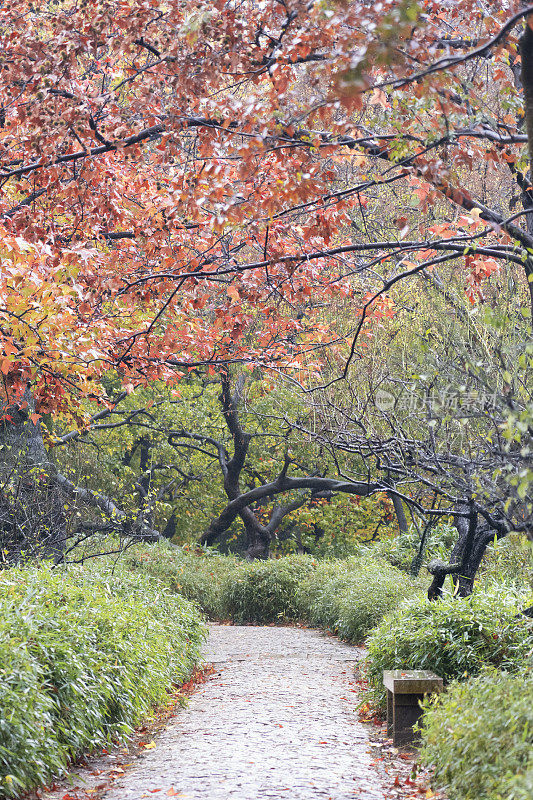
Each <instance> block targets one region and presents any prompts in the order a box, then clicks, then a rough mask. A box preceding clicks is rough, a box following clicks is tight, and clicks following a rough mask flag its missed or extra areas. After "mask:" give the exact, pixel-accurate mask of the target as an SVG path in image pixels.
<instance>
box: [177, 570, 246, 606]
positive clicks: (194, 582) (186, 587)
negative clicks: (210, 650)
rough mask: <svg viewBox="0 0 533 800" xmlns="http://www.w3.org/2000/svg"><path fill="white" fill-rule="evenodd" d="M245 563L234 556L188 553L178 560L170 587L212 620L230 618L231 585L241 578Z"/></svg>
mask: <svg viewBox="0 0 533 800" xmlns="http://www.w3.org/2000/svg"><path fill="white" fill-rule="evenodd" d="M243 566H244V565H243V563H242V562H239V561H238V560H237V559H236V558H235V557H234V556H220V555H209V556H205V555H200V556H195V555H187V556H184V557H183V558H182V559H181V560H180V561H179V562H178V565H177V569H176V572H175V576H174V579H173V581H172V583H171V587H172V588H173V589H174V590H175V591H177V592H179V593H180V594H181V595H183V597H186V598H188V599H189V600H192V601H193V602H194V603H196V605H197V606H198V607H199V608H201V609H202V611H203V612H204V613H205V614H206V615H207V616H208V617H209V618H210V619H222V620H226V619H229V618H230V617H231V610H230V608H229V605H228V593H229V587H230V586H232V585H233V584H234V582H235V581H238V580H239V576H240V575H241V573H242V570H243Z"/></svg>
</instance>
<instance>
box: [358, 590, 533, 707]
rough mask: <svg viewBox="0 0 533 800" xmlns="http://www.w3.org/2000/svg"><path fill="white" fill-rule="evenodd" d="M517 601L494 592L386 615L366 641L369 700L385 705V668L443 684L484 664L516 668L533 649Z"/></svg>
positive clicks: (415, 604) (416, 604) (419, 602)
mask: <svg viewBox="0 0 533 800" xmlns="http://www.w3.org/2000/svg"><path fill="white" fill-rule="evenodd" d="M519 606H520V602H519V599H518V598H517V597H516V596H510V595H507V594H503V595H502V594H501V593H498V592H487V593H476V594H473V595H471V596H470V597H466V598H453V597H444V598H442V599H441V600H439V601H437V602H430V601H429V600H427V599H421V598H420V597H417V598H416V600H414V601H412V602H409V603H407V604H406V605H404V606H402V607H401V608H399V609H397V610H396V611H394V612H392V613H391V614H388V615H387V616H386V617H385V618H384V619H383V621H382V622H381V624H380V625H378V627H377V628H376V629H375V630H374V631H373V632H372V634H371V635H370V636H369V638H368V640H367V645H368V659H367V664H368V676H369V681H370V685H371V686H372V687H373V692H372V694H373V698H374V701H375V702H377V703H378V704H381V705H382V704H383V703H384V699H385V695H384V691H383V688H382V673H383V670H384V669H429V670H433V671H434V672H436V673H437V674H438V675H441V676H442V677H443V678H444V680H445V681H450V680H452V679H454V678H465V677H467V676H470V675H475V674H476V673H478V672H479V671H480V670H481V669H482V668H483V666H485V665H494V666H496V667H499V668H500V669H502V670H514V669H518V668H519V667H520V666H521V665H523V664H524V663H525V660H526V659H527V657H528V655H529V653H530V652H531V650H532V648H533V635H532V632H531V621H530V620H528V619H527V618H526V617H520V616H517V613H518V609H519Z"/></svg>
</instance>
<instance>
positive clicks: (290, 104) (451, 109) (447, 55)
mask: <svg viewBox="0 0 533 800" xmlns="http://www.w3.org/2000/svg"><path fill="white" fill-rule="evenodd" d="M531 12H533V6H530V5H524V4H521V3H518V2H512V1H511V0H509V2H503V3H502V2H501V0H500V2H487V3H485V4H483V5H481V4H479V3H478V2H477V0H444V2H442V1H441V2H438V3H437V2H434V0H424V2H419V3H416V2H412V0H400V1H399V0H383V2H382V3H380V4H379V7H378V6H376V4H374V3H369V2H366V1H365V0H354V1H353V2H348V1H343V0H331V2H312V1H311V2H309V0H305V1H304V0H257V1H256V2H254V0H243V2H237V0H215V2H199V3H198V2H195V3H190V2H183V1H182V0H180V2H178V0H165V2H155V3H154V1H153V0H121V2H118V1H117V2H107V0H106V1H105V2H104V0H97V2H95V3H91V4H90V5H89V4H88V3H85V2H74V1H72V2H70V1H69V0H61V2H58V3H52V2H50V3H44V4H40V5H35V4H34V3H32V2H30V0H13V2H10V3H9V4H4V5H3V6H2V8H1V9H0V39H1V42H0V44H1V48H0V52H1V55H0V60H1V65H2V71H1V78H0V104H1V110H0V124H1V128H0V178H1V180H2V188H3V194H2V199H1V205H0V214H1V216H2V224H3V228H2V248H1V251H0V255H1V259H2V263H1V269H2V273H1V277H0V316H1V319H0V330H1V337H2V348H3V353H2V361H1V364H0V370H1V372H2V375H3V388H4V415H3V416H4V435H5V437H6V441H7V440H9V442H10V444H9V447H11V448H12V449H11V450H8V449H7V446H6V447H4V451H3V452H4V454H5V462H6V466H5V469H4V472H3V475H4V476H5V477H4V479H3V480H4V488H5V492H7V493H8V494H9V492H11V494H9V498H8V497H7V495H6V499H5V501H2V502H4V505H5V508H6V509H7V511H6V513H7V514H8V517H9V520H11V522H10V524H11V523H13V521H14V520H16V517H17V515H18V514H19V511H17V512H15V511H13V507H12V498H13V497H14V496H15V495H16V488H15V483H16V481H15V483H14V482H13V481H14V476H16V475H20V474H22V475H26V478H27V480H29V481H30V482H31V481H33V483H32V487H29V486H28V491H30V488H31V491H33V490H35V491H38V490H39V486H40V485H41V484H40V483H39V481H40V480H41V477H39V476H43V475H44V476H45V477H44V478H43V481H44V482H45V483H46V484H47V485H52V484H53V485H54V486H55V487H61V489H60V490H61V491H64V490H66V489H67V488H69V489H70V490H71V491H75V490H76V487H73V488H72V487H68V484H67V483H65V481H64V480H62V478H61V476H60V475H58V473H57V471H56V470H55V469H54V468H53V465H51V464H49V462H48V461H47V460H46V458H48V457H45V453H44V448H43V447H41V445H39V447H35V446H33V445H31V442H30V440H33V441H34V442H38V440H39V438H40V436H41V428H40V422H39V419H40V418H41V417H42V415H44V414H52V415H56V416H57V415H59V414H61V415H64V418H68V419H69V420H70V422H71V424H72V425H73V426H76V428H83V426H84V425H87V424H89V422H90V420H89V418H88V412H87V410H86V409H85V408H84V400H83V398H84V397H92V398H95V399H96V401H97V402H99V403H100V404H101V408H102V411H105V410H106V408H107V409H109V408H112V407H113V404H114V402H115V401H116V397H114V396H110V395H109V394H108V393H107V392H106V390H105V381H104V380H103V377H104V376H105V374H106V373H107V372H108V371H109V370H111V369H113V370H116V371H117V372H118V373H119V374H120V375H121V379H122V383H123V387H124V390H125V391H131V389H132V388H133V387H134V386H135V385H138V384H142V383H147V382H150V381H153V380H162V381H166V382H168V383H169V384H175V383H177V382H179V380H180V379H181V378H182V377H183V376H184V374H186V373H187V372H188V371H189V370H191V369H205V370H207V371H209V370H215V371H216V370H220V369H230V368H232V367H233V366H235V365H240V367H243V366H245V365H248V366H250V367H252V368H253V367H254V366H256V367H260V368H261V369H264V370H268V371H270V373H271V374H273V375H284V376H287V377H289V378H290V379H293V380H296V381H298V382H300V383H302V384H308V385H311V384H312V383H313V382H314V383H315V384H316V383H320V382H324V381H327V380H330V379H332V378H337V377H339V378H346V377H347V376H348V373H349V370H350V365H351V364H352V363H353V361H354V359H356V358H357V357H358V354H359V348H360V343H361V341H362V340H361V333H362V332H363V331H369V330H371V328H372V325H374V324H378V323H379V321H380V319H382V318H383V317H384V316H387V315H389V316H391V315H393V314H394V313H395V306H394V301H393V299H392V294H393V291H394V287H396V286H398V285H400V284H402V283H404V282H408V281H410V280H411V279H412V278H413V277H414V276H417V275H419V274H421V273H423V272H424V271H427V270H430V269H431V268H432V267H434V266H435V265H443V264H447V265H448V264H451V263H454V262H456V263H457V264H459V265H460V266H461V269H462V271H463V275H464V283H465V289H466V291H467V292H468V294H469V295H470V297H471V300H472V304H477V303H478V302H480V300H481V293H482V292H483V286H484V284H485V282H486V281H490V280H492V278H491V276H495V275H506V274H507V273H508V272H509V271H512V274H513V276H514V278H513V279H514V280H515V281H516V295H517V298H519V303H520V305H521V308H522V309H523V312H524V315H525V317H526V318H528V319H529V325H530V324H531V304H532V298H533V283H532V281H531V276H532V273H533V267H532V261H531V251H533V233H532V231H533V228H532V225H533V223H531V224H530V220H531V217H532V216H533V215H532V213H531V210H530V209H531V207H532V205H531V191H530V184H529V177H528V170H529V161H530V159H529V155H528V153H527V147H525V145H527V143H528V135H529V132H530V131H531V130H533V125H531V119H532V113H531V109H530V97H531V96H532V95H533V91H532V89H531V86H532V81H531V76H530V63H531V54H532V51H531V48H532V44H531V39H532V34H531V32H530V28H529V24H530V21H531V17H530V16H529V15H530V13H531ZM395 193H396V194H395ZM395 196H396V197H398V198H400V203H399V205H400V207H399V208H397V207H396V208H395V201H394V198H395ZM406 196H409V197H416V198H417V205H416V207H415V206H412V207H411V208H412V210H411V211H409V210H407V209H406V208H405V206H404V202H403V201H404V198H405V197H406ZM435 207H438V208H439V209H440V208H442V209H443V211H442V219H438V220H435V219H434V218H433V211H434V209H435ZM380 234H381V235H380ZM343 299H344V301H345V306H344V308H345V309H347V308H348V309H349V310H350V313H349V314H346V315H345V316H342V317H341V318H339V319H337V318H336V316H335V315H334V314H333V313H331V312H330V311H328V309H331V308H333V306H332V303H333V302H335V303H341V301H342V300H343ZM529 335H530V334H529V333H528V336H529ZM317 376H320V380H319V381H316V378H317ZM520 424H525V425H526V427H527V428H528V429H529V427H528V426H531V424H532V423H531V411H530V410H527V409H526V410H525V411H524V418H523V419H521V420H520ZM30 445H31V446H30ZM13 453H17V454H22V458H20V457H19V456H17V458H16V459H14V458H13V457H12V456H13ZM31 454H33V455H31ZM28 466H29V467H31V468H32V469H34V468H35V469H37V472H38V473H39V475H37V477H34V478H31V477H30V475H31V472H30V471H29V470H28V469H27V467H28ZM287 477H288V478H289V477H290V476H287ZM37 478H38V479H37ZM17 480H18V479H17ZM50 481H51V484H50V483H49V482H50ZM17 485H18V484H17ZM43 485H44V484H43ZM8 489H9V492H8ZM47 491H48V490H47ZM50 491H52V493H53V492H55V489H53V490H50ZM528 491H529V490H528ZM13 492H15V494H13ZM17 496H20V494H19V495H17ZM10 498H11V499H10ZM89 499H90V500H91V501H94V502H100V503H103V502H104V501H103V500H102V499H100V500H97V499H96V498H94V497H90V498H89ZM53 502H55V500H54V501H53ZM106 502H107V501H106ZM110 502H111V501H110ZM232 502H233V501H232ZM10 504H11V505H10ZM117 514H118V511H117ZM119 516H120V514H119ZM130 522H131V521H130ZM125 524H126V521H125ZM128 524H130V523H128ZM139 524H140V522H139ZM30 527H31V526H30ZM17 530H18V533H17V535H19V534H20V535H21V536H22V540H26V539H28V533H22V534H21V533H20V531H21V529H20V526H19V528H18V529H17ZM29 538H31V536H30V537H29ZM37 538H39V537H37Z"/></svg>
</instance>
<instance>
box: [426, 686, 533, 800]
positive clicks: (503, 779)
mask: <svg viewBox="0 0 533 800" xmlns="http://www.w3.org/2000/svg"><path fill="white" fill-rule="evenodd" d="M532 697H533V676H532V674H531V672H529V673H527V674H519V675H509V674H505V673H499V672H497V671H496V670H490V671H486V672H484V673H483V674H482V675H480V676H479V677H477V678H473V679H471V680H469V681H467V682H465V683H454V684H452V685H451V686H450V687H449V689H448V691H447V692H446V693H444V694H443V695H441V697H440V698H439V699H438V700H437V701H432V702H429V701H426V703H425V707H426V713H425V716H424V727H423V747H422V752H421V757H422V759H423V760H424V761H425V762H426V763H427V764H430V765H432V766H433V767H434V768H435V781H436V783H437V784H438V785H439V786H440V787H442V788H443V789H444V790H445V792H446V793H447V795H448V797H449V798H450V800H503V799H504V798H505V800H529V798H531V797H532V796H533V704H532V702H531V698H532ZM443 732H444V733H443Z"/></svg>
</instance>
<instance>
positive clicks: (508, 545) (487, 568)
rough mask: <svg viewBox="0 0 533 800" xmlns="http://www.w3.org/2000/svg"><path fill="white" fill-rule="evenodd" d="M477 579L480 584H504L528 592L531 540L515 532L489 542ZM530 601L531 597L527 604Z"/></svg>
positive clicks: (532, 577) (532, 581) (532, 572)
mask: <svg viewBox="0 0 533 800" xmlns="http://www.w3.org/2000/svg"><path fill="white" fill-rule="evenodd" d="M477 580H478V582H479V583H480V584H481V585H482V586H490V585H491V584H495V583H496V584H500V585H502V584H506V585H508V586H513V587H515V588H517V589H519V590H520V589H524V590H525V591H527V592H529V590H530V589H531V588H533V542H531V541H530V540H529V539H526V537H525V536H524V535H521V534H518V533H516V534H509V535H508V536H506V537H505V538H504V539H500V540H499V541H497V542H494V543H493V544H491V545H490V546H489V547H488V548H487V551H486V553H485V555H484V557H483V561H482V562H481V566H480V570H479V573H478V577H477ZM526 602H527V600H526ZM532 603H533V598H531V602H530V603H529V605H531V604H532Z"/></svg>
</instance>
